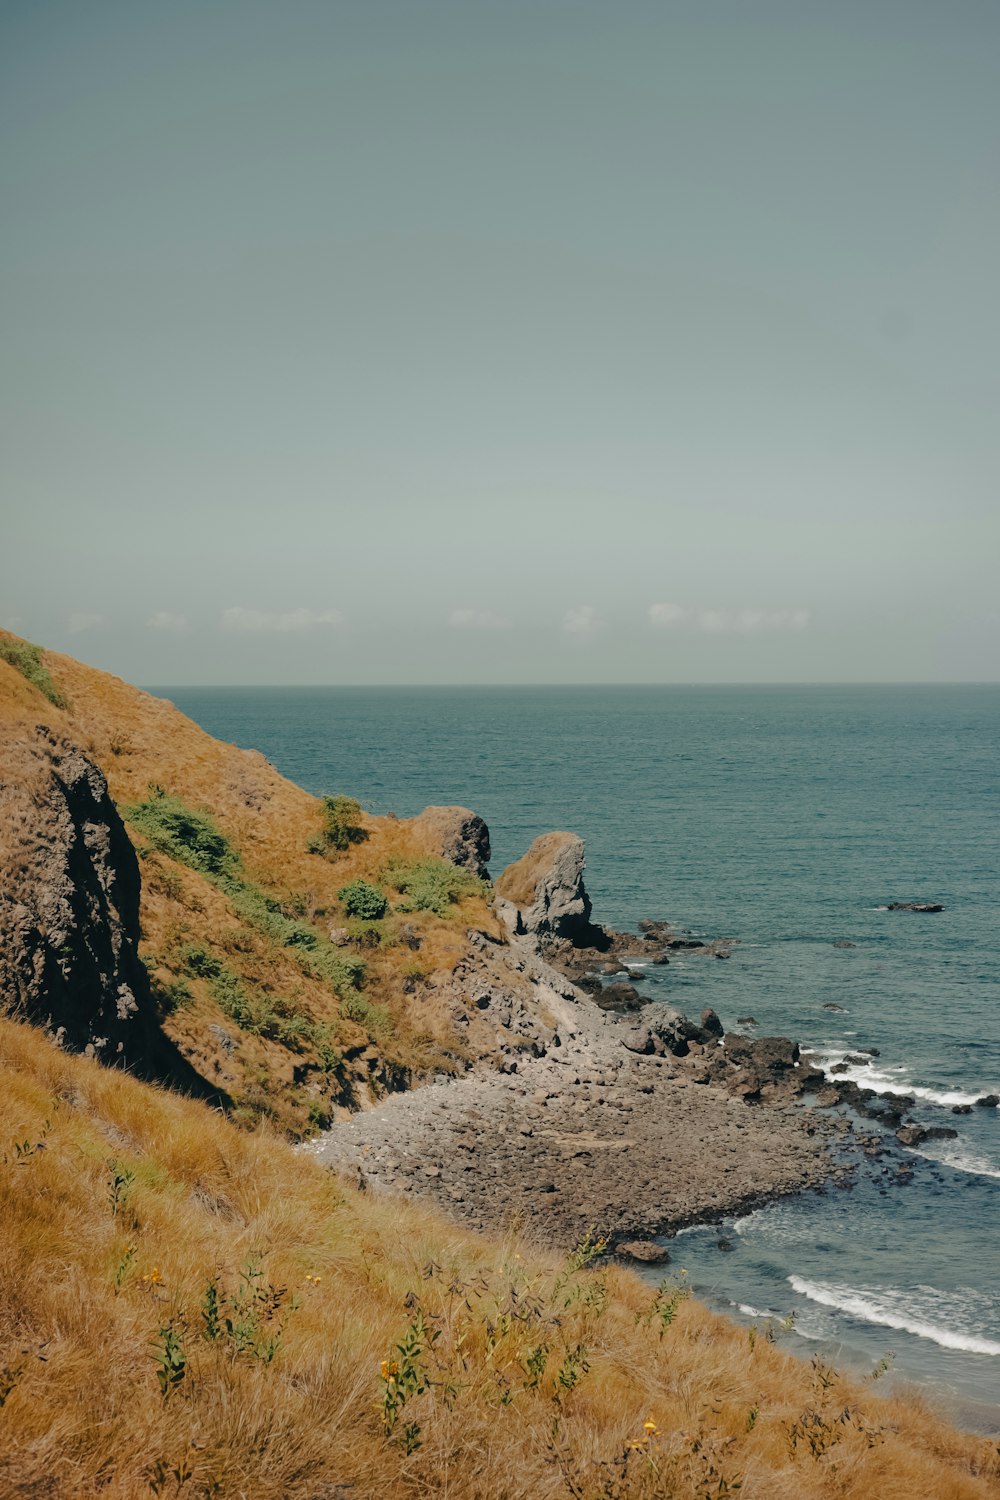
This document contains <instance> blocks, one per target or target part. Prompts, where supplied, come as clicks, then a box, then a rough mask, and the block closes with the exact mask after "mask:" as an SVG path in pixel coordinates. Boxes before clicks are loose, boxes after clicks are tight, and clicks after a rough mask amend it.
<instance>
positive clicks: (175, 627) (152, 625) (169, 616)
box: [146, 609, 191, 635]
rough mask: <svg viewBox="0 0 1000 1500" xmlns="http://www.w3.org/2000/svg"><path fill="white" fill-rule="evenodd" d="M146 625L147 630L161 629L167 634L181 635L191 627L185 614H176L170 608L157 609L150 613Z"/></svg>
mask: <svg viewBox="0 0 1000 1500" xmlns="http://www.w3.org/2000/svg"><path fill="white" fill-rule="evenodd" d="M146 626H147V628H148V629H149V630H162V631H166V632H167V634H169V635H183V634H184V632H185V631H187V630H190V628H191V627H190V625H189V624H188V620H187V615H176V614H174V612H173V610H170V609H158V610H157V611H156V613H155V614H152V615H150V617H149V619H148V620H147V621H146Z"/></svg>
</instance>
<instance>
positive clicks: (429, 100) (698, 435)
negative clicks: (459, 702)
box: [0, 0, 1000, 685]
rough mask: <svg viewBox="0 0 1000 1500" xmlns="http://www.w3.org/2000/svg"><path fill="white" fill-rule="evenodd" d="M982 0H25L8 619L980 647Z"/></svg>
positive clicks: (688, 663) (301, 666) (138, 672)
mask: <svg viewBox="0 0 1000 1500" xmlns="http://www.w3.org/2000/svg"><path fill="white" fill-rule="evenodd" d="M998 161H1000V6H997V5H996V4H995V3H992V0H978V3H968V0H954V3H950V4H948V5H941V4H940V3H923V0H891V3H890V0H838V3H837V4H830V3H829V0H823V3H810V0H789V3H778V0H754V3H753V4H752V5H750V4H747V3H746V0H711V3H707V0H692V3H674V0H657V3H646V0H601V3H595V0H282V3H280V4H278V3H275V0H170V3H169V4H164V3H163V0H87V3H86V4H80V3H79V0H4V3H2V4H0V195H2V197H0V202H2V205H3V215H2V218H3V225H2V230H0V317H2V326H3V329H4V333H3V339H2V342H0V425H2V430H0V624H2V625H4V626H6V627H8V628H11V629H14V630H16V631H17V632H18V633H20V634H22V635H26V636H28V637H29V638H30V639H33V640H36V641H38V642H40V643H41V644H43V645H45V646H48V647H51V648H54V649H58V650H62V651H68V652H70V653H71V654H72V655H74V656H77V657H80V658H82V659H84V660H86V661H89V662H91V663H93V664H94V665H96V666H99V667H102V668H106V669H108V670H110V671H113V672H116V673H118V674H120V675H122V676H125V677H127V678H129V679H131V680H132V681H136V682H140V683H143V684H149V685H158V684H197V683H206V684H212V683H219V684H221V683H241V684H258V683H259V684H270V683H287V684H295V683H301V684H307V683H309V684H312V683H372V684H377V683H483V684H486V683H504V682H510V683H518V682H520V683H532V682H538V683H545V682H601V683H608V682H782V681H791V682H824V681H962V680H965V681H996V680H997V679H998V676H1000V671H998V666H1000V587H998V582H997V580H998V576H1000V567H998V564H1000V494H998V476H1000V462H998V460H1000V420H998V413H1000V399H998V398H1000V366H998V361H1000V274H998V268H1000V174H998V170H997V163H998Z"/></svg>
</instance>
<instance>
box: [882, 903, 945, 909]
mask: <svg viewBox="0 0 1000 1500" xmlns="http://www.w3.org/2000/svg"><path fill="white" fill-rule="evenodd" d="M886 911H944V907H943V906H942V905H941V903H940V901H890V902H889V904H888V906H887V907H886Z"/></svg>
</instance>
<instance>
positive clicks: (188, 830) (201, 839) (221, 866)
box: [125, 787, 240, 877]
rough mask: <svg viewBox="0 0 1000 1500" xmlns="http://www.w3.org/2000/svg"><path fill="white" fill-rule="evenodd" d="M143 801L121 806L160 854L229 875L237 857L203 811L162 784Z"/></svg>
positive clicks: (235, 867) (205, 872)
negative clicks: (173, 793)
mask: <svg viewBox="0 0 1000 1500" xmlns="http://www.w3.org/2000/svg"><path fill="white" fill-rule="evenodd" d="M150 790H151V796H150V797H149V799H148V800H147V801H146V802H138V803H136V804H135V806H134V807H128V808H126V809H125V816H126V817H127V818H128V820H129V822H130V823H133V824H134V825H135V826H136V827H137V828H138V829H139V830H140V831H141V832H142V833H144V834H145V836H146V837H147V838H148V839H149V841H150V843H151V844H153V845H154V846H155V847H156V848H157V849H159V850H160V851H161V853H163V854H169V855H171V857H172V858H173V859H178V860H180V861H181V863H182V864H185V865H190V867H191V868H192V869H193V870H200V871H201V873H202V874H203V875H209V876H216V877H218V876H223V875H231V874H233V873H235V871H236V870H238V869H239V864H240V857H239V855H238V854H237V852H236V850H235V849H234V848H233V846H232V845H231V844H230V842H229V840H228V839H227V838H226V836H225V834H224V833H222V832H221V831H220V829H219V828H218V827H217V825H216V823H215V820H214V819H213V818H212V816H211V815H210V814H209V813H207V812H194V811H193V810H192V809H191V808H190V807H187V806H186V805H185V803H183V802H182V801H181V799H180V798H179V797H171V796H169V795H168V794H167V793H166V792H165V791H164V790H163V789H162V787H156V788H151V789H150Z"/></svg>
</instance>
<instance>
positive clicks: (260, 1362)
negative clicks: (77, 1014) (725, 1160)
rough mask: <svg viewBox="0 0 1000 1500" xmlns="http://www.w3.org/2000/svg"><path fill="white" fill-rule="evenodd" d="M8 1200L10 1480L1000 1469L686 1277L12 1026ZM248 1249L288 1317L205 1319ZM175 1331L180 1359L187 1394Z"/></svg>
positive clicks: (849, 1478) (95, 1485)
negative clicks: (355, 1183) (364, 1172)
mask: <svg viewBox="0 0 1000 1500" xmlns="http://www.w3.org/2000/svg"><path fill="white" fill-rule="evenodd" d="M46 1122H48V1123H46ZM116 1179H117V1181H118V1189H117V1192H116V1191H115V1189H114V1184H115V1180H116ZM0 1214H2V1216H3V1224H4V1233H3V1235H2V1237H0V1398H3V1399H2V1405H0V1493H2V1494H3V1495H9V1496H18V1495H20V1496H40V1495H45V1496H56V1497H61V1496H73V1497H77V1496H78V1497H87V1496H92V1495H93V1496H97V1495H101V1496H104V1497H108V1500H126V1497H129V1500H131V1497H137V1496H147V1495H150V1494H162V1495H175V1494H177V1495H181V1496H186V1497H196V1496H199V1497H200V1496H217V1497H220V1500H223V1497H230V1496H232V1497H238V1496H252V1497H254V1500H270V1497H274V1500H278V1497H289V1500H300V1497H301V1500H307V1497H325V1500H332V1497H333V1496H337V1495H350V1496H352V1497H357V1500H365V1497H369V1496H371V1497H374V1496H379V1497H387V1500H402V1497H416V1496H426V1495H440V1496H451V1497H453V1500H473V1497H477V1496H478V1497H482V1500H486V1497H501V1496H507V1497H511V1500H513V1497H523V1500H528V1497H537V1500H556V1497H578V1500H579V1497H586V1500H601V1497H608V1500H610V1497H618V1500H640V1497H647V1496H648V1497H654V1496H656V1497H659V1496H664V1497H665V1496H668V1495H670V1496H676V1497H683V1500H688V1497H690V1500H694V1497H696V1496H697V1497H703V1496H706V1495H709V1496H723V1495H734V1494H738V1495H739V1496H740V1497H741V1500H812V1497H831V1500H832V1497H842V1500H871V1497H873V1496H879V1497H880V1500H973V1497H986V1496H990V1495H997V1494H998V1493H1000V1483H998V1479H997V1474H998V1468H997V1450H996V1447H995V1445H993V1444H990V1443H988V1442H986V1441H984V1440H981V1439H977V1438H972V1437H966V1436H964V1435H961V1434H959V1433H957V1432H955V1431H954V1430H952V1429H951V1428H949V1427H948V1426H946V1425H944V1424H943V1423H941V1422H940V1421H938V1420H937V1419H936V1418H935V1417H934V1416H933V1415H932V1414H931V1413H930V1412H929V1411H927V1410H926V1409H924V1408H923V1407H922V1406H921V1404H920V1403H919V1402H917V1401H913V1400H909V1399H897V1400H888V1401H887V1400H882V1399H879V1397H878V1395H877V1394H876V1393H875V1392H873V1390H872V1389H871V1387H870V1386H858V1385H852V1384H851V1383H849V1382H847V1381H845V1380H842V1379H841V1378H840V1377H838V1376H834V1375H832V1374H826V1373H825V1372H820V1373H819V1374H817V1372H815V1371H813V1370H812V1369H811V1368H810V1367H809V1366H808V1365H805V1364H803V1363H800V1362H798V1361H796V1360H794V1359H792V1358H790V1357H789V1356H788V1355H786V1354H784V1353H782V1352H781V1351H780V1350H778V1349H777V1348H776V1347H774V1346H773V1345H771V1344H770V1343H769V1342H768V1341H767V1340H766V1339H765V1338H764V1337H763V1336H760V1337H758V1338H757V1339H756V1341H755V1342H754V1344H753V1345H752V1346H751V1343H750V1340H749V1338H748V1336H747V1332H746V1330H741V1329H737V1328H735V1327H733V1326H732V1325H731V1324H728V1323H726V1322H725V1321H723V1320H722V1319H720V1318H716V1317H714V1316H713V1315H711V1314H709V1313H708V1312H707V1311H705V1310H704V1309H703V1308H701V1307H699V1306H698V1305H697V1304H696V1303H693V1302H684V1301H680V1302H677V1303H676V1306H675V1309H674V1311H675V1316H673V1318H672V1320H671V1319H670V1316H669V1314H670V1311H671V1307H672V1305H673V1298H672V1295H671V1292H670V1289H668V1291H667V1293H666V1294H665V1297H664V1298H661V1299H660V1302H659V1304H657V1303H656V1301H655V1298H654V1295H653V1293H652V1292H651V1290H650V1288H649V1287H648V1286H646V1285H644V1284H643V1283H642V1282H641V1281H639V1280H638V1279H637V1278H636V1277H634V1276H633V1275H631V1274H630V1273H628V1272H625V1271H622V1270H619V1269H616V1268H613V1267H612V1268H603V1267H601V1266H600V1265H595V1266H593V1267H591V1268H589V1269H581V1270H577V1271H572V1270H571V1269H568V1268H567V1266H566V1265H560V1264H558V1263H556V1262H554V1261H552V1260H551V1259H548V1258H546V1257H545V1256H544V1255H541V1254H539V1253H536V1252H533V1251H532V1250H531V1249H530V1247H528V1246H526V1245H525V1244H524V1243H519V1242H517V1241H516V1240H515V1239H513V1238H511V1239H509V1240H507V1241H506V1242H504V1243H495V1242H494V1243H490V1242H487V1241H485V1240H481V1239H475V1238H473V1237H472V1236H470V1235H466V1234H463V1233H461V1232H460V1231H457V1230H456V1229H454V1228H453V1227H451V1226H449V1225H447V1224H445V1223H443V1222H442V1221H440V1220H438V1219H435V1218H434V1217H432V1216H431V1215H429V1214H427V1213H425V1212H421V1211H418V1210H416V1209H415V1208H413V1207H412V1206H411V1205H409V1204H402V1205H400V1204H398V1203H393V1202H385V1201H379V1200H377V1199H374V1200H373V1199H371V1198H370V1197H369V1196H367V1195H364V1194H360V1193H357V1192H355V1191H354V1190H353V1189H352V1188H351V1187H348V1186H345V1185H343V1184H340V1183H337V1182H336V1181H334V1180H333V1179H332V1178H331V1177H330V1176H329V1175H328V1174H326V1173H325V1172H323V1171H322V1170H321V1169H320V1168H319V1167H318V1166H317V1165H316V1164H315V1163H314V1162H313V1161H312V1160H311V1159H310V1158H309V1156H308V1154H304V1153H302V1152H295V1151H293V1150H292V1149H291V1148H290V1147H289V1146H287V1145H286V1144H285V1143H284V1142H283V1141H281V1140H280V1139H278V1138H276V1137H275V1136H274V1135H272V1134H270V1133H268V1132H267V1131H266V1130H262V1131H259V1132H256V1133H252V1134H251V1133H247V1132H241V1131H238V1130H236V1129H235V1128H233V1127H232V1126H231V1125H230V1124H229V1123H228V1122H227V1121H226V1120H225V1119H224V1118H223V1117H222V1116H220V1115H219V1114H218V1113H216V1112H213V1111H212V1110H210V1109H209V1108H208V1107H207V1106H205V1105H202V1104H198V1103H195V1102H193V1101H189V1100H185V1099H182V1098H179V1097H177V1096H174V1095H170V1094H169V1093H166V1092H164V1091H161V1090H158V1089H154V1088H151V1087H150V1086H148V1085H144V1084H141V1083H139V1082H137V1081H136V1080H133V1079H132V1078H130V1077H128V1076H127V1075H124V1074H122V1073H120V1072H116V1071H113V1070H102V1069H101V1068H100V1067H99V1066H98V1065H97V1064H96V1063H93V1062H90V1061H88V1060H85V1059H80V1058H74V1057H70V1056H67V1055H66V1054H64V1053H60V1052H58V1051H56V1050H55V1049H54V1048H52V1047H51V1046H50V1045H49V1044H48V1043H47V1042H46V1041H45V1040H44V1038H42V1037H41V1036H40V1035H38V1034H37V1033H35V1032H33V1031H32V1030H31V1029H30V1028H28V1027H24V1026H19V1025H17V1024H15V1023H12V1022H2V1023H0ZM248 1260H252V1261H254V1262H256V1264H257V1265H258V1266H259V1268H260V1272H261V1281H262V1282H264V1283H268V1284H270V1285H271V1286H272V1287H273V1288H276V1289H278V1290H279V1291H280V1289H281V1288H285V1289H286V1290H285V1292H284V1293H283V1294H281V1296H280V1297H279V1301H280V1304H281V1305H280V1308H279V1310H278V1312H277V1315H276V1317H275V1318H274V1319H272V1320H271V1321H268V1320H267V1317H266V1315H265V1316H262V1317H258V1318H257V1319H256V1322H255V1320H254V1318H253V1317H252V1316H250V1315H247V1317H246V1319H245V1323H246V1325H247V1326H245V1327H244V1329H243V1331H242V1333H241V1332H240V1330H239V1329H238V1328H237V1329H236V1330H235V1331H234V1333H233V1334H232V1335H229V1334H227V1333H226V1332H225V1330H224V1329H223V1330H222V1331H220V1334H219V1337H217V1338H216V1339H214V1340H213V1339H211V1338H209V1337H206V1327H207V1325H206V1322H205V1317H204V1312H203V1310H204V1308H205V1297H206V1290H207V1288H208V1285H209V1283H210V1281H213V1280H215V1281H216V1282H217V1283H218V1285H219V1287H220V1288H221V1289H222V1291H223V1293H225V1292H227V1291H228V1292H229V1294H230V1296H232V1293H233V1291H234V1289H235V1288H236V1286H237V1283H238V1278H239V1274H240V1268H241V1267H242V1266H245V1264H246V1262H247V1261H248ZM293 1299H294V1300H293ZM661 1309H665V1311H664V1314H663V1316H662V1317H661V1315H660V1310H661ZM222 1311H223V1315H224V1314H225V1308H223V1309H222ZM421 1319H423V1328H424V1332H423V1333H422V1334H421V1332H420V1328H421ZM237 1321H238V1318H237ZM279 1327H280V1339H279V1342H278V1344H277V1348H276V1350H274V1352H273V1357H272V1358H270V1359H268V1358H267V1357H266V1354H267V1352H268V1351H267V1350H266V1349H265V1347H264V1344H265V1341H266V1338H267V1336H269V1335H272V1334H273V1333H274V1332H275V1330H276V1329H278V1328H279ZM168 1329H170V1330H172V1333H173V1335H174V1337H175V1338H176V1339H177V1340H178V1341H179V1346H180V1350H181V1355H182V1358H183V1361H184V1363H183V1369H182V1372H181V1374H180V1376H179V1378H177V1379H176V1380H175V1381H173V1382H170V1381H169V1380H168V1381H167V1394H166V1395H164V1394H163V1393H162V1391H161V1384H160V1379H159V1374H158V1371H159V1370H160V1368H161V1366H162V1356H158V1354H157V1351H158V1349H159V1350H162V1349H163V1340H164V1337H165V1330H168ZM407 1330H409V1331H410V1339H411V1342H412V1341H413V1340H416V1341H417V1342H422V1349H421V1351H420V1353H419V1354H417V1355H416V1356H415V1357H414V1358H410V1357H409V1356H408V1355H406V1354H405V1353H404V1352H402V1351H401V1350H400V1348H399V1347H397V1346H399V1345H401V1344H402V1345H404V1346H405V1345H406V1342H407V1338H406V1335H407ZM254 1345H255V1346H256V1352H254V1348H253V1347H252V1346H254ZM538 1351H542V1352H538ZM383 1361H387V1362H388V1361H394V1362H395V1365H396V1370H395V1371H394V1370H393V1366H392V1364H387V1365H386V1366H385V1368H384V1370H383ZM177 1369H178V1366H177V1364H176V1363H175V1365H174V1370H175V1373H176V1371H177ZM424 1382H427V1388H426V1389H424V1390H423V1391H422V1392H421V1393H419V1394H417V1393H416V1387H419V1386H420V1385H422V1384H424ZM408 1383H409V1384H410V1385H411V1386H412V1387H414V1392H413V1393H412V1394H411V1395H410V1397H409V1399H407V1400H405V1401H404V1402H402V1403H401V1404H400V1403H399V1397H400V1396H401V1395H406V1388H407V1384H408ZM387 1398H388V1399H387ZM394 1405H398V1406H399V1409H398V1411H397V1412H396V1413H395V1418H396V1419H395V1422H394V1424H392V1421H391V1419H392V1417H393V1414H394V1413H393V1407H394ZM387 1412H388V1417H387ZM647 1421H648V1422H652V1423H653V1424H654V1429H655V1430H652V1431H646V1430H645V1429H644V1424H645V1423H646V1422H647ZM390 1427H391V1430H389V1429H390ZM407 1448H410V1449H411V1450H412V1451H410V1452H407ZM738 1484H739V1485H740V1486H741V1488H739V1489H737V1485H738ZM338 1486H342V1487H343V1488H338Z"/></svg>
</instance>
